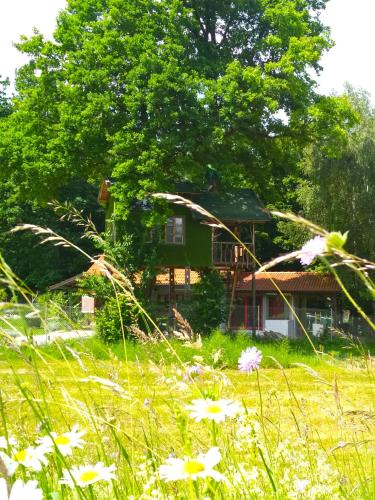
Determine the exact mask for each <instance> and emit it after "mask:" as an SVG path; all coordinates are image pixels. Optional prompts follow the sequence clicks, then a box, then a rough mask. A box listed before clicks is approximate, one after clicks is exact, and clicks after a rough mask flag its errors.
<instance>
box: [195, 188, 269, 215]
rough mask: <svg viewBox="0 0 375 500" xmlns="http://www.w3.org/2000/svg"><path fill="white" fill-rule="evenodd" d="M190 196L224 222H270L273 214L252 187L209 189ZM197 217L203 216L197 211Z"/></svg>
mask: <svg viewBox="0 0 375 500" xmlns="http://www.w3.org/2000/svg"><path fill="white" fill-rule="evenodd" d="M189 198H190V199H191V200H192V201H193V202H194V203H197V204H198V205H200V206H201V207H203V208H205V209H206V210H207V211H208V212H210V213H211V214H212V215H215V217H217V218H218V219H219V220H221V221H223V222H269V221H270V220H271V216H270V214H269V213H268V211H267V210H266V209H265V208H264V207H263V205H262V203H261V201H260V200H259V198H258V196H257V195H256V194H255V193H254V191H252V190H251V189H233V190H230V191H228V192H220V191H208V192H204V193H199V194H193V195H191V196H189ZM193 216H194V217H195V218H197V219H203V216H202V215H201V214H199V213H197V212H194V215H193Z"/></svg>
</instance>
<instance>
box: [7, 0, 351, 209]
mask: <svg viewBox="0 0 375 500" xmlns="http://www.w3.org/2000/svg"><path fill="white" fill-rule="evenodd" d="M325 3H326V2H325V0H322V1H316V0H304V1H301V0H289V1H287V2H286V1H284V0H276V1H273V2H269V1H268V0H256V1H254V0H236V1H235V2H223V1H221V0H220V1H211V0H210V1H207V0H198V1H194V2H192V1H190V0H173V1H172V2H171V1H169V0H168V1H167V0H162V1H156V0H144V1H142V2H140V1H138V0H79V1H77V0H71V1H70V2H69V3H68V6H67V8H66V9H65V10H63V11H62V12H61V13H60V14H59V16H58V19H57V29H56V31H55V34H54V37H55V38H54V40H52V41H46V40H44V38H43V36H42V35H40V34H35V35H34V36H33V37H31V38H30V39H23V41H22V42H21V43H20V44H19V45H18V47H19V50H20V51H22V52H23V53H25V54H27V55H29V57H30V62H29V64H27V65H25V66H24V67H23V68H21V69H20V70H19V72H18V78H17V91H18V96H17V97H16V98H15V100H14V103H15V104H14V107H15V112H14V113H12V115H11V116H10V117H9V118H8V119H7V126H6V127H5V130H4V133H3V137H2V139H1V144H0V158H1V157H3V158H6V167H5V168H4V169H3V171H2V175H3V176H4V175H5V176H9V175H11V177H12V178H17V182H18V185H19V186H20V187H21V189H22V190H23V191H24V193H27V194H28V195H29V196H31V197H33V198H35V197H36V198H38V199H49V198H50V197H51V196H53V195H56V193H57V191H58V188H59V187H60V186H61V185H66V184H67V182H68V181H70V180H71V179H91V180H92V179H95V180H96V181H97V180H99V179H100V178H101V177H102V176H110V177H113V178H114V179H115V180H116V181H117V183H116V184H115V186H114V188H113V194H114V195H115V197H116V200H117V204H116V210H117V213H118V214H119V215H120V216H121V217H123V218H126V216H127V215H128V211H129V209H130V207H131V204H132V203H133V201H134V199H143V198H144V196H145V194H147V193H151V192H155V191H158V190H165V189H168V190H172V189H173V186H174V184H175V182H176V180H178V179H184V178H190V179H193V180H196V181H198V182H199V181H202V179H203V178H204V175H205V171H206V167H207V165H208V164H212V165H214V166H215V168H217V170H218V171H219V173H220V175H221V177H222V179H223V180H224V181H225V182H226V183H228V184H232V185H233V184H236V185H243V184H245V183H246V185H247V186H252V187H253V188H255V189H256V190H257V192H258V193H259V194H260V195H261V196H262V197H263V198H264V199H267V200H268V201H273V200H276V201H277V200H279V201H280V200H282V197H283V190H282V189H280V184H281V183H282V179H283V178H284V176H285V175H286V174H287V173H289V172H291V171H293V170H294V167H295V164H296V159H298V158H299V155H300V152H301V148H302V147H303V146H305V145H306V144H308V143H310V142H311V141H312V140H317V139H321V140H322V142H323V144H324V148H325V149H326V150H327V151H331V150H332V149H334V148H335V147H337V144H338V142H341V141H342V139H343V138H345V127H346V125H347V122H348V120H350V110H349V109H348V106H347V103H346V101H345V100H344V99H342V98H335V97H324V96H320V95H318V94H317V93H316V92H315V90H314V80H313V76H312V75H313V73H314V71H318V70H319V69H320V67H319V60H320V57H321V55H322V54H323V53H324V52H325V51H326V50H328V49H329V48H330V46H331V41H330V39H329V36H328V31H327V30H326V29H325V27H324V26H323V25H322V23H321V20H320V17H319V13H320V11H321V9H323V8H324V7H325ZM202 137H204V141H202Z"/></svg>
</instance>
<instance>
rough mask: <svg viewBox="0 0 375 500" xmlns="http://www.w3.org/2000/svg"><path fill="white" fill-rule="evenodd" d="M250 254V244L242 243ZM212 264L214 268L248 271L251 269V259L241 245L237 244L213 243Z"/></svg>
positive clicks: (229, 242)
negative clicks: (234, 268)
mask: <svg viewBox="0 0 375 500" xmlns="http://www.w3.org/2000/svg"><path fill="white" fill-rule="evenodd" d="M244 245H245V246H246V247H247V248H248V249H249V250H250V251H251V252H252V249H253V245H252V243H244ZM212 262H213V265H214V266H216V267H221V268H233V267H237V268H239V269H244V270H250V269H252V265H253V259H252V258H251V256H250V254H249V253H248V252H247V251H246V250H245V249H244V247H243V246H242V245H240V244H239V243H237V242H233V241H228V242H223V241H214V242H213V243H212Z"/></svg>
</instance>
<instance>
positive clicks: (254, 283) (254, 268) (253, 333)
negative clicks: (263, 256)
mask: <svg viewBox="0 0 375 500" xmlns="http://www.w3.org/2000/svg"><path fill="white" fill-rule="evenodd" d="M251 236H252V237H251V239H252V247H253V248H252V252H253V255H254V256H255V224H252V228H251ZM252 268H253V269H252V271H253V275H252V280H251V281H252V296H251V299H252V300H251V307H252V311H251V319H252V322H251V323H252V325H251V326H252V337H253V339H254V340H255V339H256V336H257V332H256V326H255V321H256V314H255V309H256V305H257V291H256V280H255V271H256V262H255V259H253V265H252Z"/></svg>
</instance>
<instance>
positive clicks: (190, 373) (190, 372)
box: [184, 365, 203, 380]
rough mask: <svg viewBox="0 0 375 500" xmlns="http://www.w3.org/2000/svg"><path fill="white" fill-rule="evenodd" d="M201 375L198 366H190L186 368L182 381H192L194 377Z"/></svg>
mask: <svg viewBox="0 0 375 500" xmlns="http://www.w3.org/2000/svg"><path fill="white" fill-rule="evenodd" d="M202 373H203V370H202V368H201V367H200V366H199V365H192V366H189V367H188V369H187V371H186V373H185V375H184V379H185V380H186V379H194V378H195V377H198V376H199V375H201V374H202Z"/></svg>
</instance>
